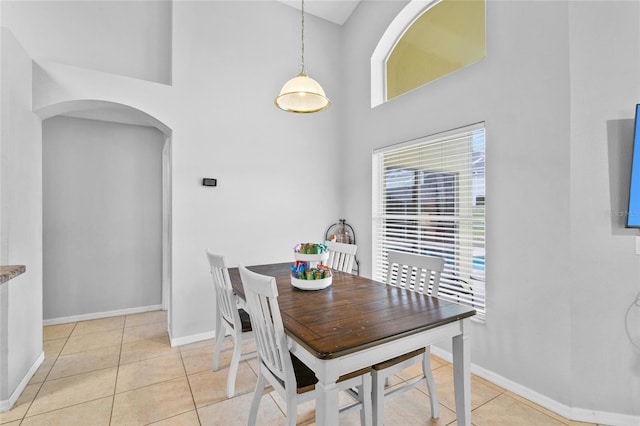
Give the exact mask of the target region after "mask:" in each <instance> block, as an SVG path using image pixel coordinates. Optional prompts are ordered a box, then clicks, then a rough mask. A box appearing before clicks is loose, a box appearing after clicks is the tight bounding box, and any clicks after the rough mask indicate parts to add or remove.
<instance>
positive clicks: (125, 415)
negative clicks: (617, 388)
mask: <svg viewBox="0 0 640 426" xmlns="http://www.w3.org/2000/svg"><path fill="white" fill-rule="evenodd" d="M43 335H44V352H45V360H44V362H43V364H42V366H41V367H40V368H39V369H38V371H37V372H36V374H35V375H34V377H33V378H32V379H31V381H30V382H29V384H28V385H27V387H26V389H25V390H24V392H23V393H22V395H21V396H20V398H19V400H18V401H17V403H16V405H15V406H14V407H13V409H12V410H10V411H8V412H6V413H2V414H0V424H2V426H5V425H6V426H18V425H23V426H31V425H47V426H49V425H60V426H74V425H78V426H94V425H96V426H97V425H147V424H154V425H171V426H174V425H179V426H191V425H224V426H232V425H246V423H247V418H248V412H249V406H250V404H251V397H252V393H253V389H254V386H255V381H256V369H257V363H256V360H255V359H253V360H249V361H242V362H241V364H240V369H239V372H238V379H237V383H236V396H235V397H234V398H232V399H227V398H226V379H227V373H228V367H229V362H230V358H231V350H232V343H231V341H230V340H229V341H227V342H225V345H224V346H223V348H224V349H223V353H222V356H221V362H220V363H221V369H220V370H219V371H215V372H214V371H211V360H212V357H213V350H214V341H213V340H207V341H203V342H198V343H194V344H190V345H185V346H181V347H177V348H172V347H171V346H170V345H169V338H168V334H167V319H166V312H163V311H156V312H147V313H141V314H135V315H126V316H119V317H112V318H104V319H98V320H92V321H82V322H76V323H69V324H61V325H54V326H48V327H44V334H43ZM432 367H433V369H434V377H435V381H436V384H437V387H438V395H439V397H440V405H441V406H440V417H439V418H438V419H430V418H429V416H430V413H429V408H428V406H429V405H428V396H427V390H426V387H424V386H423V387H418V388H417V389H414V390H412V391H409V392H408V393H405V394H403V395H402V396H400V397H398V398H395V399H393V400H391V401H388V402H387V403H386V404H385V410H384V412H385V417H384V420H385V425H399V426H400V425H402V426H407V425H450V424H455V420H456V415H455V411H454V410H455V404H454V396H453V370H452V368H451V365H450V364H448V363H446V362H444V361H442V360H441V359H439V358H436V357H433V359H432ZM419 372H420V367H419V366H417V367H416V368H414V369H409V370H405V371H404V372H402V374H400V375H398V376H396V377H394V378H393V380H392V382H391V385H397V384H399V383H401V382H402V381H403V380H407V379H409V378H411V377H412V376H414V375H417V374H419ZM471 382H472V384H471V395H472V398H471V400H472V401H471V402H472V410H473V411H472V415H471V418H472V423H473V424H474V425H475V426H501V425H504V426H518V425H522V426H547V425H548V426H561V425H572V426H577V425H586V423H580V422H574V421H570V420H567V419H564V418H562V417H560V416H558V415H556V414H554V413H552V412H550V411H548V410H546V409H544V408H542V407H540V406H538V405H536V404H533V403H531V402H529V401H527V400H524V399H522V398H521V397H519V396H517V395H514V394H512V393H510V392H507V391H505V390H504V389H502V388H500V387H497V386H495V385H493V384H491V383H489V382H487V381H485V380H483V379H481V378H479V377H476V376H473V377H472V379H471ZM345 398H346V397H345ZM314 415H315V412H314V403H313V402H309V403H306V404H302V405H300V406H299V407H298V419H297V420H298V424H301V425H313V424H314ZM258 421H259V424H263V425H283V424H284V423H285V417H284V402H283V401H282V399H280V397H279V396H278V395H277V394H276V393H275V392H272V393H269V389H267V391H265V395H264V396H263V398H262V400H261V404H260V410H259V413H258ZM340 421H341V424H347V425H358V424H360V419H359V415H358V413H357V412H351V413H348V414H345V415H341V417H340Z"/></svg>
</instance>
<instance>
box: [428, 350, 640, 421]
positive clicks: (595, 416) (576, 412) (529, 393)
mask: <svg viewBox="0 0 640 426" xmlns="http://www.w3.org/2000/svg"><path fill="white" fill-rule="evenodd" d="M431 353H432V354H433V355H435V356H437V357H440V358H442V359H444V360H445V361H448V362H452V361H453V357H452V356H451V353H450V352H447V351H445V350H443V349H440V348H439V347H437V346H431ZM471 373H473V374H475V375H477V376H479V377H482V378H483V379H485V380H488V381H490V382H491V383H494V384H496V385H498V386H500V387H501V388H504V389H506V390H508V391H510V392H513V393H515V394H516V395H519V396H521V397H523V398H525V399H527V400H529V401H531V402H533V403H535V404H538V405H540V406H541V407H544V408H546V409H547V410H551V411H553V412H554V413H556V414H559V415H561V416H562V417H565V418H567V419H570V420H576V421H581V422H587V423H597V424H600V425H611V426H637V425H640V416H632V415H628V414H619V413H608V412H604V411H595V410H587V409H583V408H574V407H569V406H568V405H565V404H562V403H560V402H558V401H556V400H554V399H551V398H549V397H548V396H545V395H543V394H541V393H538V392H536V391H534V390H532V389H529V388H527V387H526V386H522V385H521V384H519V383H516V382H514V381H512V380H509V379H507V378H506V377H503V376H500V375H499V374H496V373H494V372H492V371H489V370H487V369H485V368H482V367H479V366H477V365H475V364H473V363H472V364H471Z"/></svg>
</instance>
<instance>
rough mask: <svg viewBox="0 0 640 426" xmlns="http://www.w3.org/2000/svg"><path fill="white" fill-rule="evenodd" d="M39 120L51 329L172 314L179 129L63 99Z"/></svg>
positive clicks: (109, 105)
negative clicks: (148, 313)
mask: <svg viewBox="0 0 640 426" xmlns="http://www.w3.org/2000/svg"><path fill="white" fill-rule="evenodd" d="M39 115H40V116H41V118H42V119H43V180H44V182H43V207H44V212H45V218H44V233H45V235H44V236H43V239H44V253H43V255H44V299H45V300H44V305H45V306H44V323H45V325H47V324H56V323H61V322H68V321H76V320H85V319H93V318H100V317H106V316H112V315H120V314H126V313H135V312H141V311H144V310H151V309H158V308H162V309H164V310H169V309H170V306H171V301H170V294H171V292H170V284H171V283H170V271H171V221H170V217H171V215H170V206H171V186H170V181H171V179H170V177H171V129H169V128H168V127H167V126H166V125H164V124H163V123H161V122H160V121H159V120H157V119H155V118H154V117H151V116H150V115H148V114H146V113H144V112H143V111H140V110H138V109H135V108H132V107H129V106H126V105H122V104H117V103H113V102H106V101H96V100H76V101H68V102H63V103H59V104H55V105H52V106H50V107H47V108H46V109H44V110H41V111H39ZM48 143H50V144H51V146H48V145H47V144H48ZM54 144H55V145H57V148H60V149H62V151H60V150H57V149H54V148H53V145H54ZM64 150H66V151H64ZM56 162H57V163H59V164H56ZM47 179H49V180H50V181H49V182H47V181H46V180H47ZM57 184H58V185H57ZM69 191H74V192H75V193H74V194H69V193H68V192H69ZM58 198H59V199H58ZM67 201H69V204H72V205H67ZM47 215H49V217H47ZM65 216H67V217H68V218H69V219H71V218H73V219H75V221H76V222H77V223H69V222H70V221H69V220H66V221H65V219H66V218H65ZM92 217H93V218H94V222H93V223H92V219H91V218H92ZM56 224H57V225H56ZM59 224H62V227H63V228H66V229H60V228H56V227H57V226H58V225H59ZM54 228H55V229H54ZM56 250H60V251H61V253H57V252H56ZM89 251H91V253H88V252H89ZM60 256H64V262H61V261H60ZM56 261H58V263H59V264H52V262H56ZM63 263H64V264H66V267H67V269H69V268H72V270H67V271H66V272H65V271H61V270H60V267H61V265H62V264H63ZM145 268H148V269H145ZM92 272H94V274H92ZM63 273H64V274H65V276H62V274H63ZM47 274H49V276H47ZM64 280H66V281H67V282H64ZM154 283H157V288H155V287H154V285H155V284H154ZM61 286H66V287H61ZM61 288H62V289H61ZM62 298H66V299H65V300H61V299H62ZM62 306H64V308H63V307H62ZM169 318H170V315H169Z"/></svg>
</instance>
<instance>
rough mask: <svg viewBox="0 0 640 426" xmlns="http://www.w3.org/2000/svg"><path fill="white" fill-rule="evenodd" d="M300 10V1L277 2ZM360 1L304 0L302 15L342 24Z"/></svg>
mask: <svg viewBox="0 0 640 426" xmlns="http://www.w3.org/2000/svg"><path fill="white" fill-rule="evenodd" d="M279 1H280V2H282V3H284V4H286V5H288V6H291V7H294V8H296V9H298V10H300V5H301V0H279ZM358 3H360V0H305V2H304V13H305V14H307V13H308V14H310V15H314V16H317V17H319V18H322V19H326V20H327V21H330V22H333V23H335V24H338V25H342V24H344V23H345V22H346V21H347V19H348V18H349V16H351V13H352V12H353V10H354V9H355V8H356V6H358Z"/></svg>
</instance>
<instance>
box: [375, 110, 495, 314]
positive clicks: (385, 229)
mask: <svg viewBox="0 0 640 426" xmlns="http://www.w3.org/2000/svg"><path fill="white" fill-rule="evenodd" d="M474 135H475V136H474ZM474 137H482V139H481V140H480V139H478V140H480V142H481V143H482V144H483V149H482V150H481V151H475V149H474ZM466 139H468V140H469V142H468V143H469V145H468V148H466V149H467V154H466V156H467V157H468V158H467V159H466V160H465V161H464V162H462V164H461V166H460V170H461V171H463V172H464V173H465V175H464V179H460V178H459V176H458V174H459V173H457V172H455V167H453V168H446V167H444V166H452V165H451V164H449V163H446V162H445V163H442V164H443V167H444V168H442V169H436V170H434V169H430V168H429V167H431V166H429V164H430V163H431V162H432V161H434V160H437V161H443V160H442V157H443V155H442V154H437V155H436V156H435V157H432V158H428V159H425V160H423V159H419V160H418V161H417V162H416V160H414V159H413V158H412V157H411V150H414V149H425V150H426V151H428V149H429V148H425V147H428V146H430V145H432V144H440V145H442V146H443V147H445V146H446V144H447V142H452V143H455V144H459V146H460V147H463V148H464V144H465V143H467V142H466ZM437 146H439V145H433V146H432V147H437ZM452 146H453V147H454V148H456V147H457V146H458V145H448V146H446V148H447V149H451V147H452ZM432 147H430V148H432ZM474 152H481V157H480V159H481V160H482V165H481V166H478V165H475V166H474V163H477V162H478V158H477V157H479V155H478V156H476V155H475V154H474ZM385 156H387V163H386V164H385V163H384V159H385ZM394 156H399V157H400V158H402V159H403V160H402V161H405V163H402V161H400V162H398V160H394ZM485 158H486V128H485V125H484V123H483V122H481V123H476V124H473V125H469V126H465V127H461V128H457V129H453V130H450V131H446V132H442V133H438V134H434V135H430V136H425V137H421V138H417V139H413V140H410V141H407V142H402V143H399V144H393V145H390V146H386V147H382V148H379V149H376V150H374V151H373V155H372V276H373V278H374V279H376V280H378V281H382V282H384V281H385V280H386V272H387V270H388V265H387V264H386V256H387V252H388V250H389V249H399V250H402V251H407V252H410V253H418V254H426V255H432V256H440V257H444V258H445V271H444V272H443V274H442V278H441V287H440V289H441V291H440V297H443V298H446V299H449V300H453V301H457V302H459V303H463V304H467V305H470V306H473V307H474V308H475V309H476V310H477V312H478V315H479V316H480V317H481V318H483V317H484V315H485V314H486V278H485V269H486V255H485V253H486V250H485V248H486V168H485V166H484V159H485ZM394 161H395V163H394ZM446 161H452V160H446ZM394 168H395V169H396V170H405V171H406V170H412V171H413V173H414V175H413V177H411V172H397V173H395V174H394V176H401V175H402V174H404V177H401V178H397V177H390V176H391V175H389V174H388V173H389V170H393V169H394ZM479 173H480V175H479ZM430 175H432V176H436V178H435V180H431V181H429V182H430V183H425V182H426V181H425V180H423V181H421V182H418V179H421V178H425V177H426V176H430ZM482 175H483V177H482V178H481V179H478V176H482ZM403 179H404V181H403ZM425 179H426V178H425ZM447 180H448V181H449V182H447ZM465 181H466V183H465ZM385 182H387V186H386V187H385ZM451 182H453V187H452V186H451V185H452V184H451ZM461 182H462V183H461ZM388 183H392V184H393V186H389V185H388ZM447 188H448V189H447ZM451 188H453V189H452V190H451V191H450V189H451ZM443 189H444V191H443ZM394 191H395V192H394ZM425 193H426V194H427V195H426V197H424V194H425ZM394 195H395V196H396V197H397V198H396V202H395V203H393V204H391V203H389V200H392V199H393V198H394ZM407 197H408V198H407ZM398 200H399V201H398ZM403 200H404V201H406V203H405V204H402V203H403ZM426 200H428V201H426ZM451 200H454V201H453V205H451ZM425 204H431V205H433V206H435V207H432V209H433V210H431V209H427V210H425V209H423V205H425ZM407 206H409V207H407ZM461 206H462V207H461ZM394 209H396V210H395V211H394ZM402 209H404V211H403V210H402ZM410 210H414V211H413V212H411V211H410ZM425 212H426V214H425ZM412 213H413V214H412ZM394 221H395V222H394ZM411 222H413V224H411ZM421 222H422V223H425V222H426V223H427V224H428V225H426V226H423V225H421V224H420V223H421ZM390 223H391V225H390ZM394 223H395V224H397V226H396V227H395V228H394V225H393V224H394ZM403 224H404V225H403ZM440 224H445V225H444V226H441V225H440ZM403 226H405V228H406V229H405V230H403V229H402V227H403ZM390 229H391V233H389V230H390ZM394 231H395V234H396V235H393V234H394ZM403 231H404V233H403ZM407 235H409V236H410V237H409V238H407ZM394 243H399V244H397V245H396V244H394Z"/></svg>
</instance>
